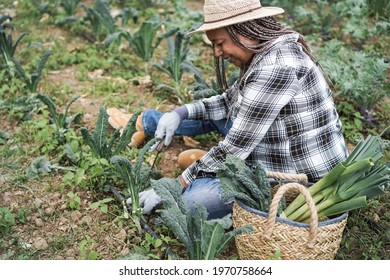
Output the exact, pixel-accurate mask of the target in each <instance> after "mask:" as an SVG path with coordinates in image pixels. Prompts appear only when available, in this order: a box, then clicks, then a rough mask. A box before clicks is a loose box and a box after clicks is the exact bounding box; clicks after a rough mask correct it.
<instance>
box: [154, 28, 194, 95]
mask: <svg viewBox="0 0 390 280" xmlns="http://www.w3.org/2000/svg"><path fill="white" fill-rule="evenodd" d="M167 41H168V55H167V56H165V57H163V58H162V65H159V64H153V66H154V67H156V68H157V69H158V70H160V71H162V72H164V73H166V74H168V75H169V76H170V77H171V78H172V79H173V81H174V82H175V84H176V88H171V87H170V86H168V85H166V84H160V85H158V86H157V88H156V91H159V90H164V91H170V92H173V93H177V92H178V91H179V90H178V87H179V86H180V84H181V82H182V76H183V73H184V72H189V73H193V74H194V75H198V76H199V75H200V72H199V70H198V69H197V68H196V67H195V66H194V65H193V64H192V62H191V61H189V60H187V55H188V53H189V49H188V44H189V36H188V35H187V34H186V33H185V32H184V30H179V32H177V33H176V37H175V39H173V38H171V37H170V38H168V39H167Z"/></svg>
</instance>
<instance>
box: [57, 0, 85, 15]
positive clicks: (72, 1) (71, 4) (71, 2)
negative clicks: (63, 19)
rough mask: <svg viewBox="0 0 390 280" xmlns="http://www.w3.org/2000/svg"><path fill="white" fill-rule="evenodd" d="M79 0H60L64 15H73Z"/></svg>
mask: <svg viewBox="0 0 390 280" xmlns="http://www.w3.org/2000/svg"><path fill="white" fill-rule="evenodd" d="M80 1H81V0H60V1H59V2H60V3H59V4H60V6H61V7H62V8H63V9H64V11H65V13H66V15H68V16H73V15H74V14H75V13H76V9H77V7H78V5H79V4H80Z"/></svg>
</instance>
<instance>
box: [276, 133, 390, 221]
mask: <svg viewBox="0 0 390 280" xmlns="http://www.w3.org/2000/svg"><path fill="white" fill-rule="evenodd" d="M388 146H389V141H386V140H383V139H382V138H381V135H377V136H372V135H369V136H367V137H366V139H364V140H361V141H360V142H359V143H358V145H356V147H355V149H354V150H353V151H352V152H351V153H350V155H349V156H348V157H347V158H346V159H345V160H344V161H343V162H340V163H338V164H336V165H335V166H334V167H333V169H332V170H330V172H329V173H328V174H326V175H325V176H324V177H323V178H322V179H321V180H319V181H318V182H316V183H315V184H313V185H312V186H311V187H309V188H308V190H309V192H310V194H311V196H312V198H313V200H314V202H315V204H316V208H317V213H318V216H319V217H322V218H324V217H325V218H328V217H331V216H334V215H336V214H340V213H345V212H348V211H352V210H355V209H358V208H361V207H365V206H367V205H368V204H369V201H370V199H373V198H375V197H378V196H380V195H383V194H384V193H385V192H386V191H387V190H388V188H389V186H390V167H389V166H390V164H389V163H390V162H389V163H388V164H384V163H383V160H382V159H383V156H384V150H385V149H386V148H387V147H388ZM281 217H284V218H287V219H289V220H293V221H297V222H307V221H308V219H309V218H310V212H309V207H308V206H307V205H306V203H305V199H304V197H303V195H298V196H297V197H296V198H295V199H294V200H293V201H292V202H291V203H290V205H289V206H288V207H287V208H286V209H285V210H284V211H283V212H282V213H281Z"/></svg>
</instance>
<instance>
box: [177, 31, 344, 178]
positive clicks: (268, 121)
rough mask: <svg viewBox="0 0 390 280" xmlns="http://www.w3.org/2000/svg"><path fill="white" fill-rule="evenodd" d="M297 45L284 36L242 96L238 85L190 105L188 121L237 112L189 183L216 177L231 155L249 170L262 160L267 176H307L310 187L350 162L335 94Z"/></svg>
mask: <svg viewBox="0 0 390 280" xmlns="http://www.w3.org/2000/svg"><path fill="white" fill-rule="evenodd" d="M297 39H298V35H297V34H289V35H283V36H281V37H280V38H279V39H278V40H277V41H276V42H275V45H274V47H273V48H272V49H271V50H270V51H269V52H267V53H266V54H258V55H256V56H255V57H254V58H253V60H252V62H251V66H250V68H249V70H248V71H247V73H246V75H245V77H244V80H243V82H242V85H241V86H240V89H239V91H238V95H237V94H236V95H235V94H234V92H237V85H234V86H233V87H232V88H231V90H229V91H228V92H225V93H223V94H222V95H219V96H213V97H210V98H207V99H204V100H201V101H197V102H194V103H191V104H186V107H187V109H188V112H189V114H188V118H189V119H213V120H220V119H224V118H226V117H227V116H228V113H229V111H230V110H233V111H232V112H233V113H232V114H231V116H230V118H231V120H232V121H233V126H232V128H231V129H230V131H229V133H228V134H227V135H226V137H225V138H224V140H223V141H221V142H219V143H218V145H217V146H215V147H213V148H212V149H211V150H210V151H209V152H208V153H207V154H206V155H205V156H204V157H203V158H202V159H200V160H198V161H197V162H195V163H194V164H192V165H191V166H190V167H188V168H187V169H186V170H185V171H184V172H183V174H182V175H183V177H184V179H185V181H186V182H187V183H190V182H192V181H193V180H195V179H196V178H199V177H204V176H207V175H208V174H210V173H211V174H215V172H216V169H217V168H218V166H219V165H220V164H221V163H222V162H223V161H224V160H225V157H226V154H233V155H235V156H238V157H239V158H241V159H245V160H246V161H247V163H248V164H249V165H254V164H255V163H256V162H257V161H258V160H260V161H261V162H262V163H263V165H264V167H265V169H266V170H268V171H277V172H284V173H293V174H297V173H304V174H306V175H307V176H308V178H309V181H311V182H315V181H318V180H319V179H321V178H322V177H323V176H324V175H325V174H326V173H328V172H329V170H330V169H332V168H333V167H334V165H335V164H337V163H338V162H340V161H342V160H344V159H345V158H346V157H347V149H346V146H345V142H344V138H343V135H342V125H341V122H340V120H339V117H338V114H337V112H336V109H335V105H334V102H333V98H332V95H331V91H330V89H329V87H328V85H327V82H326V80H325V78H324V76H323V74H322V73H321V71H320V69H319V68H318V67H317V65H316V64H315V63H314V62H313V61H312V60H311V59H310V58H309V57H308V56H307V55H306V54H305V53H304V51H303V50H302V48H301V46H300V45H299V44H298V43H297ZM235 96H236V97H235Z"/></svg>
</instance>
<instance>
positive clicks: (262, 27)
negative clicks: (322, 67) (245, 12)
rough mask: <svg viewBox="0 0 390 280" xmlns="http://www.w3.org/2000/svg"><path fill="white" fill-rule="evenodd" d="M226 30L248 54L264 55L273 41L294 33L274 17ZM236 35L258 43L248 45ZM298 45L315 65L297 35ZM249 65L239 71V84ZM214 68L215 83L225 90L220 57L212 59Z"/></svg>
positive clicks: (230, 27)
mask: <svg viewBox="0 0 390 280" xmlns="http://www.w3.org/2000/svg"><path fill="white" fill-rule="evenodd" d="M226 30H227V32H228V34H229V36H230V38H231V39H232V40H233V42H234V43H235V44H237V46H239V47H241V48H242V49H243V50H245V51H248V52H250V53H254V54H257V53H265V52H267V51H268V50H269V49H270V48H271V47H272V46H273V43H274V41H275V40H276V39H277V38H278V37H280V36H281V35H285V34H291V33H295V32H294V31H293V30H292V29H291V28H290V27H288V26H285V25H283V24H281V23H280V22H278V21H277V20H276V19H275V18H274V17H264V18H259V19H254V20H250V21H246V22H243V23H237V24H233V25H230V26H227V27H226ZM238 35H241V36H244V37H246V38H248V39H251V40H256V41H258V42H259V43H258V44H256V45H248V44H245V43H242V42H240V40H239V38H238ZM298 43H300V44H301V46H302V48H303V50H304V52H305V53H306V54H307V55H308V56H309V57H310V58H311V59H312V60H313V61H314V62H315V63H316V64H318V63H317V60H316V59H315V58H314V57H313V55H312V53H311V51H310V48H309V46H308V44H307V42H306V40H305V39H304V38H303V37H302V35H299V39H298ZM248 66H249V65H244V66H242V67H241V69H240V77H239V83H240V82H241V79H242V78H243V76H244V74H245V72H246V71H247V70H248ZM214 67H215V72H216V76H217V83H218V85H219V86H220V87H221V88H222V89H223V90H227V89H228V86H227V82H226V75H225V66H224V64H223V59H222V58H221V57H214Z"/></svg>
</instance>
